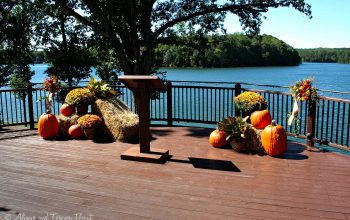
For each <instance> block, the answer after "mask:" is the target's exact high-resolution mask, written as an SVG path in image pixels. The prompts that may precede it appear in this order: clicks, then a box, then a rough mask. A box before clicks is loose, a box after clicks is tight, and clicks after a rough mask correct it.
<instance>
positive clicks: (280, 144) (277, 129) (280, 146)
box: [261, 120, 287, 156]
mask: <svg viewBox="0 0 350 220" xmlns="http://www.w3.org/2000/svg"><path fill="white" fill-rule="evenodd" d="M261 142H262V146H263V147H264V149H265V151H266V153H267V154H268V155H270V156H281V155H283V154H284V152H285V151H286V150H287V134H286V131H285V130H284V129H283V127H282V126H281V125H277V124H276V122H275V121H274V120H273V121H272V123H271V125H268V126H266V128H265V129H264V130H263V131H262V132H261Z"/></svg>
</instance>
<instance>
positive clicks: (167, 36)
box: [53, 0, 311, 74]
mask: <svg viewBox="0 0 350 220" xmlns="http://www.w3.org/2000/svg"><path fill="white" fill-rule="evenodd" d="M53 2H55V3H56V4H58V5H59V6H60V7H61V9H63V10H64V11H65V12H66V13H67V14H68V15H71V16H73V17H75V18H76V19H77V20H78V21H80V22H81V23H82V24H84V25H86V26H88V27H90V28H91V29H92V30H93V31H94V32H95V33H96V34H98V35H100V36H103V37H104V38H106V39H109V40H110V42H112V44H113V48H114V49H115V53H116V57H117V60H118V63H119V65H120V66H121V68H122V70H123V71H124V73H125V74H150V73H152V71H154V69H153V68H152V67H153V64H154V63H153V62H154V56H153V55H154V54H153V52H154V48H155V47H156V46H157V45H158V44H159V43H161V42H163V43H164V42H170V43H171V42H172V38H173V36H174V35H176V33H177V31H178V30H179V25H180V24H181V25H182V28H183V29H185V30H187V31H188V30H191V31H192V32H196V33H197V34H200V35H201V34H205V33H210V32H216V31H218V30H220V29H223V21H224V19H225V16H226V14H227V13H228V12H229V13H233V14H236V15H238V16H239V19H240V22H241V24H242V25H243V28H244V30H245V31H246V32H247V33H249V34H255V33H258V32H259V28H260V25H261V23H262V18H263V14H264V13H265V12H267V11H268V10H269V8H277V7H293V8H295V9H296V10H298V11H300V12H302V13H304V14H305V15H307V16H309V17H311V6H310V5H309V4H307V3H305V2H304V0H226V1H225V0H224V1H222V0H196V1H192V0H182V1H180V0H162V1H155V0H138V1H136V0H53ZM71 5H77V6H78V8H73V7H71ZM185 32H186V31H185Z"/></svg>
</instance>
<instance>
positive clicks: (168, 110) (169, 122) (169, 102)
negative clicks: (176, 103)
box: [166, 81, 173, 126]
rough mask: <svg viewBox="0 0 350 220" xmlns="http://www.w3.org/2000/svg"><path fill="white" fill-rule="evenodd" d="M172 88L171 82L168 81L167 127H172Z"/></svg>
mask: <svg viewBox="0 0 350 220" xmlns="http://www.w3.org/2000/svg"><path fill="white" fill-rule="evenodd" d="M171 90H172V86H171V82H170V81H168V82H167V84H166V91H167V114H168V119H167V121H168V126H172V125H173V95H172V91H171Z"/></svg>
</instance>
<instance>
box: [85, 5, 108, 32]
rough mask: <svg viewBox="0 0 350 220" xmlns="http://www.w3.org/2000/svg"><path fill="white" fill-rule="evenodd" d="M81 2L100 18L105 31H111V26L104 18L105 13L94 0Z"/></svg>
mask: <svg viewBox="0 0 350 220" xmlns="http://www.w3.org/2000/svg"><path fill="white" fill-rule="evenodd" d="M83 2H84V3H85V4H86V5H87V6H88V7H89V9H90V10H91V11H92V12H93V13H94V14H96V17H97V18H98V19H99V20H100V22H101V24H102V25H103V27H104V29H105V30H106V32H107V33H110V34H111V33H112V32H113V28H112V26H111V24H110V23H109V21H108V19H107V18H106V16H105V14H104V13H103V11H102V10H101V9H100V8H99V7H98V5H97V4H96V2H95V1H92V0H83Z"/></svg>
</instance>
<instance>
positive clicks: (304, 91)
mask: <svg viewBox="0 0 350 220" xmlns="http://www.w3.org/2000/svg"><path fill="white" fill-rule="evenodd" d="M313 81H314V79H313V78H307V79H304V80H300V81H297V82H296V83H295V84H294V85H292V86H290V92H291V94H292V96H293V97H294V98H295V99H296V100H297V101H299V100H300V101H307V100H308V99H309V98H311V99H312V100H315V101H317V100H318V99H319V98H318V95H317V90H316V88H315V87H313V86H312V83H313Z"/></svg>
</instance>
